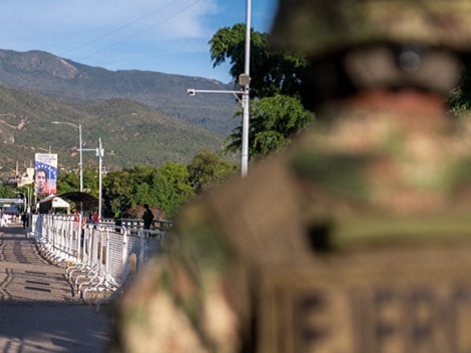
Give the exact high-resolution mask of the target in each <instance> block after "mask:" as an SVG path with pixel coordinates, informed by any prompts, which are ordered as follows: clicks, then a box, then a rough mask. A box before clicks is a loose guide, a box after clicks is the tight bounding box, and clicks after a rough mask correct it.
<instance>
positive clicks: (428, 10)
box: [271, 0, 471, 57]
mask: <svg viewBox="0 0 471 353" xmlns="http://www.w3.org/2000/svg"><path fill="white" fill-rule="evenodd" d="M374 43H391V44H404V43H407V44H415V45H421V46H427V47H430V46H432V47H445V48H450V49H452V50H456V51H459V52H463V51H468V50H469V49H471V1H470V0H280V5H279V9H278V13H277V16H276V19H275V22H274V27H273V30H272V36H271V44H272V47H273V48H274V49H278V50H280V49H281V50H291V51H296V52H300V53H303V54H305V55H307V56H308V57H320V56H322V55H325V54H329V53H332V52H336V51H342V50H345V49H348V48H350V47H352V46H355V47H357V46H359V45H368V44H374Z"/></svg>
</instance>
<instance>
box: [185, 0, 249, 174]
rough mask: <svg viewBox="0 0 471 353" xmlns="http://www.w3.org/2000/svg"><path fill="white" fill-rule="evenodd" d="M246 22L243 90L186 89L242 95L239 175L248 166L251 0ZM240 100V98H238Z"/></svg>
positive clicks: (194, 93)
mask: <svg viewBox="0 0 471 353" xmlns="http://www.w3.org/2000/svg"><path fill="white" fill-rule="evenodd" d="M246 6H247V9H246V22H245V64H244V73H243V74H240V75H239V85H241V86H243V87H244V90H243V91H212V90H196V89H188V90H187V93H188V95H189V96H194V95H196V93H229V94H233V95H235V96H236V97H237V99H239V96H242V101H241V103H242V109H243V113H242V114H243V116H242V148H241V161H240V164H241V167H240V170H241V176H242V177H245V176H247V173H248V166H249V122H250V119H249V102H250V40H251V39H250V33H251V17H252V15H251V13H252V1H251V0H247V2H246ZM239 101H240V99H239Z"/></svg>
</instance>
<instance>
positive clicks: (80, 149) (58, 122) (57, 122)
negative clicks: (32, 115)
mask: <svg viewBox="0 0 471 353" xmlns="http://www.w3.org/2000/svg"><path fill="white" fill-rule="evenodd" d="M52 123H53V124H65V125H70V126H72V127H74V128H76V129H78V133H79V156H80V162H79V171H80V192H82V191H83V163H82V125H81V124H78V125H75V124H72V123H69V122H66V121H53V122H52Z"/></svg>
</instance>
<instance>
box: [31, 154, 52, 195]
mask: <svg viewBox="0 0 471 353" xmlns="http://www.w3.org/2000/svg"><path fill="white" fill-rule="evenodd" d="M34 191H35V193H36V195H41V194H48V195H50V194H56V192H57V154H52V153H36V154H35V155H34Z"/></svg>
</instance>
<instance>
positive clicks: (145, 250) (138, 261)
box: [29, 215, 172, 299]
mask: <svg viewBox="0 0 471 353" xmlns="http://www.w3.org/2000/svg"><path fill="white" fill-rule="evenodd" d="M157 222H159V223H157ZM157 222H156V224H157V226H156V227H155V228H156V229H153V230H145V229H142V228H139V227H138V226H136V225H135V224H134V223H133V224H131V223H130V222H122V223H121V226H117V225H115V223H114V221H107V222H101V223H98V224H92V223H83V222H82V217H81V216H79V218H78V220H77V219H74V215H33V217H32V223H31V233H29V236H31V237H32V238H34V239H35V241H36V243H37V244H38V247H39V248H40V250H41V252H42V254H43V255H44V256H45V257H47V258H48V259H49V260H50V261H52V262H54V263H56V264H58V265H62V266H65V267H66V273H67V276H68V277H69V280H70V281H71V283H72V284H73V285H74V288H75V291H76V292H75V293H77V294H79V295H80V296H81V297H82V298H84V299H86V297H87V298H88V295H89V294H90V295H92V296H93V294H94V293H95V294H96V293H98V292H104V293H106V294H109V295H112V293H114V292H116V291H117V290H118V289H121V288H123V287H124V285H125V284H126V283H127V280H128V277H129V276H130V274H133V273H134V272H137V271H139V269H140V268H142V266H143V265H144V264H145V263H147V262H148V260H149V259H150V257H152V256H154V255H156V254H159V253H161V252H162V251H163V247H164V240H165V235H166V232H167V230H168V229H170V228H171V226H172V222H170V221H157Z"/></svg>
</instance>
